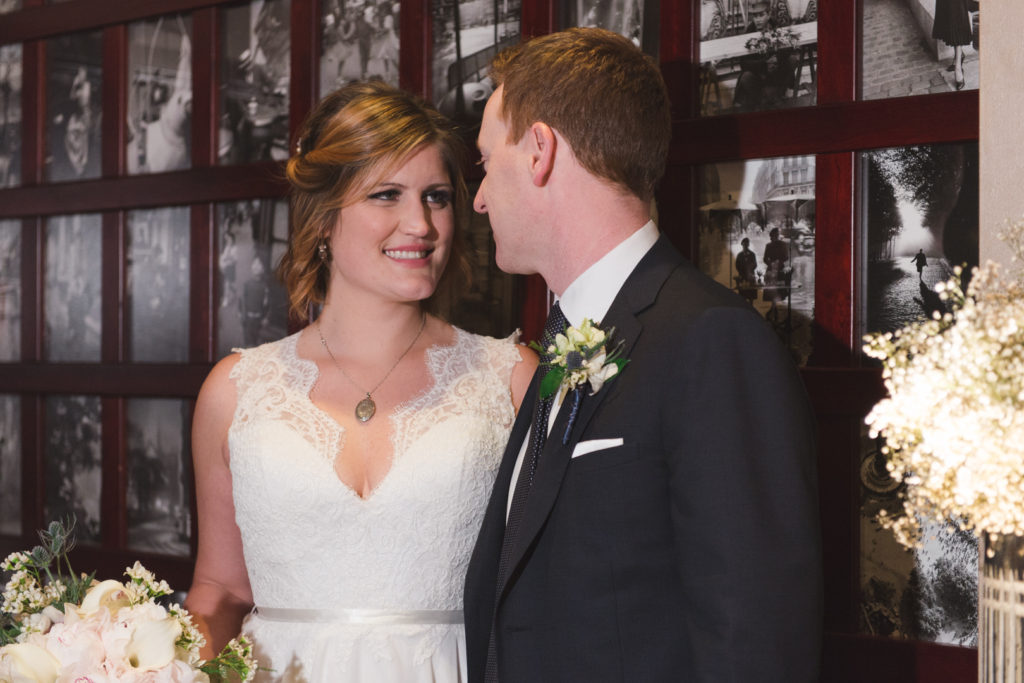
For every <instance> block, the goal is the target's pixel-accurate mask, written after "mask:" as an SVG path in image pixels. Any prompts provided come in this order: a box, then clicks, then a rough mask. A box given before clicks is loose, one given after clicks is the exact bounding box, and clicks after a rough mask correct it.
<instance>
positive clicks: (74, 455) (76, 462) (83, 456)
mask: <svg viewBox="0 0 1024 683" xmlns="http://www.w3.org/2000/svg"><path fill="white" fill-rule="evenodd" d="M46 435H47V436H46V511H45V515H46V522H47V524H48V523H49V522H51V521H53V520H58V519H64V518H66V517H69V516H71V515H74V516H75V519H76V520H77V526H76V527H75V538H76V540H78V541H79V542H85V543H88V542H97V541H99V540H100V496H101V494H102V489H103V467H102V441H101V423H100V399H99V397H98V396H48V397H47V398H46Z"/></svg>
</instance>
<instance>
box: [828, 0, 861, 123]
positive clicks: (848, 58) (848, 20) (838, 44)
mask: <svg viewBox="0 0 1024 683" xmlns="http://www.w3.org/2000/svg"><path fill="white" fill-rule="evenodd" d="M859 5H860V3H859V2H858V1H857V0H826V1H825V2H819V3H818V36H819V40H818V46H817V50H818V64H817V73H818V78H817V81H818V82H817V86H818V104H819V105H820V104H835V103H839V102H853V101H854V100H856V99H857V89H858V87H859V83H860V59H859V50H858V41H857V35H858V33H859V28H860V25H861V22H860V11H859V7H858V6H859ZM822 37H824V39H822Z"/></svg>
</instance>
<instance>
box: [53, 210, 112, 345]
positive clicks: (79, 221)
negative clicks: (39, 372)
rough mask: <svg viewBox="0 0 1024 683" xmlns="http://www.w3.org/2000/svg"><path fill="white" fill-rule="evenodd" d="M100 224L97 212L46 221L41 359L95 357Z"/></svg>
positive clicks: (99, 318)
mask: <svg viewBox="0 0 1024 683" xmlns="http://www.w3.org/2000/svg"><path fill="white" fill-rule="evenodd" d="M102 228H103V221H102V219H101V217H100V215H99V214H97V213H89V214H75V215H73V216H54V217H52V218H48V219H46V272H45V277H44V281H43V304H44V310H45V314H46V334H45V335H44V337H43V357H44V358H45V359H46V360H49V361H87V362H88V361H99V359H100V336H101V333H102V325H103V319H102V316H101V311H100V294H101V291H100V290H101V289H102V279H101V278H100V264H101V263H102V262H103V229H102Z"/></svg>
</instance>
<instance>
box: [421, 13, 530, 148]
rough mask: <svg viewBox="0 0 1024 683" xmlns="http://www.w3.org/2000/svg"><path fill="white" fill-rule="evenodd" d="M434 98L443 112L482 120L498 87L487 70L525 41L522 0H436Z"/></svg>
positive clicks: (474, 122) (470, 122) (472, 123)
mask: <svg viewBox="0 0 1024 683" xmlns="http://www.w3.org/2000/svg"><path fill="white" fill-rule="evenodd" d="M431 11H432V12H433V17H434V49H433V74H432V83H433V98H434V104H435V105H437V108H438V109H439V110H440V111H441V113H442V114H444V115H445V116H448V117H450V118H453V119H455V120H456V121H458V122H460V123H462V124H463V125H466V126H468V127H469V128H470V129H472V128H474V127H476V126H479V125H480V119H481V118H482V117H483V113H484V105H486V104H487V99H488V98H489V97H490V96H491V93H492V92H494V83H493V82H492V81H491V79H490V78H488V76H487V70H488V69H489V68H490V64H491V60H492V59H493V58H494V56H495V55H496V54H498V53H499V52H501V51H502V50H504V49H505V48H506V47H511V46H512V45H515V44H516V43H518V42H519V35H520V19H521V16H522V1H521V0H502V1H501V2H495V1H494V0H457V1H456V0H433V1H432V2H431Z"/></svg>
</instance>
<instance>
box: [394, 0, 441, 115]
mask: <svg viewBox="0 0 1024 683" xmlns="http://www.w3.org/2000/svg"><path fill="white" fill-rule="evenodd" d="M430 2H431V0H403V2H402V7H401V13H400V15H399V17H398V32H399V45H400V47H399V54H398V83H399V85H400V86H401V87H402V88H403V89H405V90H408V91H409V92H414V93H417V94H418V95H420V96H421V97H424V98H429V97H430V87H431V65H432V59H433V53H432V46H433V40H434V21H433V17H432V15H431V13H430Z"/></svg>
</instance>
